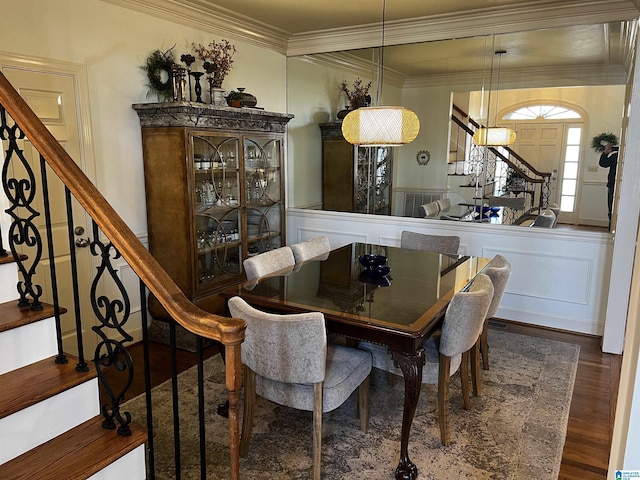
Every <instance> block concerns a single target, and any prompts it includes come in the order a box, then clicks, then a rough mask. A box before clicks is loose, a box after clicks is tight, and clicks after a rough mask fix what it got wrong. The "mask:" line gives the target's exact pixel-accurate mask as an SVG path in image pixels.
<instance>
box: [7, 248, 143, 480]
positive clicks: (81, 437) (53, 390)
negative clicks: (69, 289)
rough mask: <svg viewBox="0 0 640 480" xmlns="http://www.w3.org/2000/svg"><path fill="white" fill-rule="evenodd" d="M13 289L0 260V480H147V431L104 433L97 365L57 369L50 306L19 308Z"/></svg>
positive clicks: (72, 362) (11, 267)
mask: <svg viewBox="0 0 640 480" xmlns="http://www.w3.org/2000/svg"><path fill="white" fill-rule="evenodd" d="M17 282H18V272H17V269H16V265H15V263H14V261H13V258H12V257H11V256H8V257H0V479H2V480H16V479H25V480H27V479H28V480H35V479H37V480H48V479H51V480H54V479H55V480H61V479H65V480H71V479H87V478H90V479H92V480H97V479H105V480H107V479H108V480H111V479H115V478H121V479H127V480H136V479H144V478H146V467H145V441H146V439H147V435H146V429H144V428H142V427H140V426H137V425H135V424H131V425H130V428H131V432H132V434H131V436H129V437H123V436H121V435H118V433H117V432H116V430H107V429H105V428H103V427H102V421H103V419H104V418H103V416H102V415H101V414H100V403H99V390H98V380H97V376H96V371H95V368H94V366H93V365H89V371H88V372H80V371H77V370H76V365H77V363H78V361H77V359H76V358H73V357H71V356H68V357H67V359H68V363H62V364H60V363H56V358H57V352H58V349H57V346H56V331H55V318H54V307H53V306H52V305H46V304H45V305H44V306H43V309H42V310H41V311H33V310H31V309H30V308H29V307H24V308H20V307H18V301H17V299H18V293H17V291H16V284H17Z"/></svg>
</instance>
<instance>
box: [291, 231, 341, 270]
mask: <svg viewBox="0 0 640 480" xmlns="http://www.w3.org/2000/svg"><path fill="white" fill-rule="evenodd" d="M291 250H292V252H293V257H294V259H295V262H296V265H299V264H301V263H303V262H306V261H307V260H311V259H312V258H322V257H325V258H326V256H327V255H328V254H329V252H330V251H331V244H330V243H329V237H327V236H326V235H322V236H320V237H314V238H312V239H310V240H306V241H304V242H299V243H294V244H293V245H291Z"/></svg>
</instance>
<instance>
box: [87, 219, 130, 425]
mask: <svg viewBox="0 0 640 480" xmlns="http://www.w3.org/2000/svg"><path fill="white" fill-rule="evenodd" d="M91 253H92V254H93V255H95V256H98V255H100V256H101V258H102V260H101V263H100V266H99V267H98V273H97V274H96V277H95V278H94V279H93V282H92V283H91V306H92V307H93V312H94V313H95V315H96V318H97V319H98V321H99V322H100V325H97V326H94V327H92V330H93V331H94V332H96V333H97V334H98V336H99V337H100V342H99V343H98V345H97V347H96V351H95V355H94V360H93V361H94V362H95V366H96V371H97V374H98V379H99V380H100V383H101V385H102V387H103V389H104V391H105V393H106V395H107V396H108V399H109V403H105V404H103V405H102V407H101V410H102V415H103V417H104V418H105V419H104V420H103V422H102V426H103V427H104V428H106V429H111V430H112V429H115V428H116V423H115V421H117V422H118V424H119V426H118V427H117V428H118V434H119V435H122V436H124V437H127V436H130V435H131V429H130V428H129V424H130V423H131V414H130V413H129V412H121V411H120V403H121V402H122V401H123V400H124V397H125V394H126V393H127V391H128V390H129V387H130V386H131V383H132V382H133V373H134V372H133V359H132V358H131V354H130V353H129V351H128V350H127V349H126V347H125V345H124V344H125V343H126V342H130V341H132V340H133V337H132V336H131V335H129V334H128V333H127V332H126V331H125V330H124V328H123V327H124V325H125V324H126V323H127V321H128V320H129V317H130V313H131V308H130V302H129V296H128V295H127V291H126V289H125V287H124V285H123V284H122V281H121V280H120V278H118V275H117V270H115V269H114V268H113V265H112V264H111V262H112V260H117V259H118V258H120V253H119V252H118V251H117V250H116V248H115V247H114V246H113V244H112V243H111V242H109V243H107V244H104V243H102V241H101V240H100V234H99V231H98V226H97V224H96V223H95V221H94V222H93V241H92V242H91ZM108 283H112V284H113V285H115V286H116V288H117V290H118V294H119V295H120V298H116V299H109V297H108V296H107V295H98V290H99V286H103V287H106V286H107V284H108ZM105 290H106V288H105ZM114 331H115V332H117V334H119V336H120V339H114V338H111V337H113V333H114ZM108 332H110V333H111V335H109V334H108ZM111 367H112V368H114V369H115V370H116V371H118V372H124V373H125V374H126V377H125V378H126V382H125V386H124V387H123V388H122V390H120V392H117V393H116V392H114V391H113V388H112V387H111V385H109V383H108V382H107V380H106V376H105V370H107V369H109V368H111ZM114 420H115V421H114Z"/></svg>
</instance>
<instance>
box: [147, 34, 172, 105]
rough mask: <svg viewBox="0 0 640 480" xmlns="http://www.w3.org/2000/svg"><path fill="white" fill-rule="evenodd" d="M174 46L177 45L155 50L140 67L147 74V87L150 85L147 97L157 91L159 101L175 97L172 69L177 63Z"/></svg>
mask: <svg viewBox="0 0 640 480" xmlns="http://www.w3.org/2000/svg"><path fill="white" fill-rule="evenodd" d="M174 47H175V45H174V46H173V47H171V48H170V49H169V50H167V51H165V52H163V51H161V50H154V51H153V52H151V53H150V54H149V56H148V57H147V60H146V61H145V63H144V65H142V66H141V67H140V68H141V69H142V70H144V71H145V72H146V74H147V87H149V91H148V92H147V98H149V97H150V96H151V95H152V94H154V93H155V94H156V95H157V97H158V100H159V101H160V100H165V101H171V100H172V99H173V85H172V82H171V69H172V68H173V65H174V63H175V59H174V57H173V51H172V50H173V48H174Z"/></svg>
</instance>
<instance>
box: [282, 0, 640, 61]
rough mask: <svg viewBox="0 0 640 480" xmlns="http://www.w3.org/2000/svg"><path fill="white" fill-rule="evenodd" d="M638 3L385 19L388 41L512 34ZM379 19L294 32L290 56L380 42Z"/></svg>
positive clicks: (624, 16) (615, 14) (630, 13)
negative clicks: (369, 23) (399, 19)
mask: <svg viewBox="0 0 640 480" xmlns="http://www.w3.org/2000/svg"><path fill="white" fill-rule="evenodd" d="M638 15H639V11H638V8H637V7H635V6H634V4H633V3H632V2H630V1H629V0H586V1H583V0H572V1H567V2H562V3H560V2H557V1H553V0H551V1H550V0H538V1H532V2H527V4H526V5H517V6H511V7H508V8H504V7H489V8H482V9H474V10H468V11H466V12H461V13H455V14H443V15H432V16H428V17H420V18H416V19H412V20H410V21H406V20H401V21H393V22H385V45H400V44H407V43H418V42H427V41H436V40H448V39H451V38H462V37H474V36H482V35H489V34H502V33H513V32H519V31H523V30H535V29H543V28H552V27H562V26H569V25H579V24H589V23H605V22H613V21H620V20H634V19H637V18H638ZM381 27H382V25H381V23H376V24H371V25H366V26H363V27H360V28H353V27H345V28H335V29H328V30H321V31H314V32H306V33H302V34H294V35H292V36H291V38H290V40H289V46H288V49H287V55H288V56H293V55H303V54H312V53H322V52H333V51H340V50H350V49H356V48H369V47H372V46H377V45H380V41H381Z"/></svg>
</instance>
